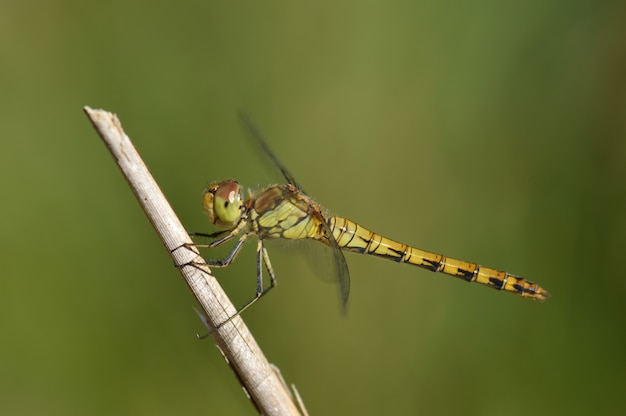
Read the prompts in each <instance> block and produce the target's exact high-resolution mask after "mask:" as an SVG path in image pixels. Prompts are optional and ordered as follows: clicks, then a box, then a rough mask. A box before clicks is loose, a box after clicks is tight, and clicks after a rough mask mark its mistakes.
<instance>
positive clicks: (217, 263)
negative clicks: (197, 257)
mask: <svg viewBox="0 0 626 416" xmlns="http://www.w3.org/2000/svg"><path fill="white" fill-rule="evenodd" d="M249 235H250V234H247V233H246V234H244V235H242V236H241V238H240V239H239V241H237V242H236V243H235V246H234V247H233V249H232V250H230V253H228V255H227V256H226V258H224V259H223V260H216V259H204V261H206V263H207V264H208V265H209V266H212V267H218V268H220V267H227V266H229V265H230V264H231V263H232V262H233V260H235V258H236V257H237V255H238V254H239V252H240V251H241V247H243V243H245V242H246V240H247V239H248V236H249ZM230 238H232V237H230Z"/></svg>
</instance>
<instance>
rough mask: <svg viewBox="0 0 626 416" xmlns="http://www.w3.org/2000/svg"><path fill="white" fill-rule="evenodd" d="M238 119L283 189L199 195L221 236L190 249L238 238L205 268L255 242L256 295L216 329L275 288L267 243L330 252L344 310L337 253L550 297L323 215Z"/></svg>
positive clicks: (508, 277)
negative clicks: (303, 243) (313, 245)
mask: <svg viewBox="0 0 626 416" xmlns="http://www.w3.org/2000/svg"><path fill="white" fill-rule="evenodd" d="M239 118H240V120H241V122H242V123H243V124H244V126H245V127H246V128H247V130H248V132H249V133H250V135H251V136H252V137H253V138H254V140H255V141H256V142H257V143H258V144H259V145H260V147H261V149H262V150H263V152H264V153H265V154H266V155H267V156H268V157H269V158H270V159H271V161H272V162H273V164H274V165H275V166H276V167H277V168H278V169H279V170H280V172H281V173H282V175H283V177H284V179H285V180H286V183H283V184H276V185H271V186H268V187H267V188H265V189H263V190H261V191H259V192H258V193H256V194H253V193H252V192H251V191H248V195H247V198H246V199H244V198H243V192H242V187H241V185H240V184H239V182H237V181H236V180H234V179H227V180H224V181H221V182H215V183H212V184H211V185H210V186H209V187H208V189H207V190H206V191H204V193H203V196H202V204H203V207H204V211H205V213H206V215H207V216H208V218H209V220H210V221H211V223H212V224H213V225H214V226H215V227H216V228H218V229H220V231H217V232H214V233H211V234H206V233H191V235H192V236H198V237H205V238H209V239H213V241H212V242H211V243H210V244H195V246H196V247H204V248H207V247H208V248H214V247H217V246H219V245H221V244H224V243H226V242H228V241H230V240H233V239H235V238H238V239H237V241H236V243H235V244H234V246H233V248H232V249H231V250H230V252H229V253H228V254H227V255H226V257H225V258H224V259H222V260H216V259H205V260H206V262H207V264H208V265H209V266H211V267H217V268H221V267H227V266H228V265H230V264H231V263H232V262H233V261H234V260H235V259H236V258H237V255H238V254H239V252H240V251H241V248H242V247H243V245H244V243H245V242H246V241H248V240H249V239H250V238H251V237H256V238H257V239H258V242H257V250H256V254H257V258H256V266H257V287H256V292H255V295H254V296H253V297H252V298H251V299H250V300H249V301H248V302H247V303H246V304H244V305H243V306H242V307H240V308H239V309H238V310H237V312H236V313H235V314H234V315H233V316H231V317H229V318H228V319H227V320H226V321H224V322H223V323H222V324H220V325H219V326H222V325H223V324H225V323H227V322H228V321H230V320H231V319H233V318H234V317H236V316H238V315H239V314H241V313H242V312H243V311H244V310H246V309H247V308H249V307H250V306H251V305H252V304H254V303H255V302H256V301H258V300H259V299H260V298H262V297H263V296H264V295H266V294H267V293H268V292H269V291H270V290H271V289H273V288H274V287H275V286H276V275H275V273H274V269H273V267H272V265H271V262H270V258H269V255H268V252H267V249H266V248H265V244H264V243H265V241H266V240H271V239H287V240H304V239H310V240H316V241H318V242H320V243H322V244H325V245H326V246H328V247H330V249H331V250H330V251H331V253H332V254H331V257H332V258H331V259H330V260H331V271H332V273H333V274H334V276H335V279H336V280H338V282H339V287H340V294H341V301H342V305H343V308H344V310H345V307H346V303H347V301H348V295H349V292H350V272H349V270H348V265H347V263H346V259H345V257H344V255H343V252H342V251H349V252H355V253H360V254H368V255H372V256H376V257H381V258H384V259H387V260H391V261H394V262H396V263H406V264H412V265H414V266H418V267H421V268H423V269H426V270H430V271H433V272H440V273H443V274H446V275H449V276H454V277H456V278H459V279H461V280H464V281H466V282H476V283H480V284H482V285H485V286H488V287H491V288H494V289H498V290H501V291H505V292H510V293H514V294H517V295H519V296H521V297H524V298H529V299H534V300H545V299H547V298H548V297H549V296H550V294H549V293H548V292H547V291H546V290H545V289H543V288H542V287H540V286H539V285H538V284H536V283H533V282H532V281H530V280H527V279H525V278H523V277H521V276H516V275H513V274H510V273H508V272H505V271H500V270H496V269H492V268H489V267H484V266H480V265H479V264H476V263H471V262H467V261H463V260H457V259H454V258H451V257H447V256H444V255H441V254H436V253H432V252H429V251H425V250H421V249H419V248H416V247H412V246H410V245H406V244H403V243H400V242H397V241H394V240H392V239H390V238H387V237H384V236H382V235H380V234H377V233H375V232H373V231H370V230H369V229H367V228H365V227H363V226H361V225H359V224H357V223H356V222H354V221H352V220H349V219H347V218H343V217H338V216H329V215H326V214H325V212H324V210H323V209H322V207H321V206H320V205H319V204H318V203H317V202H316V201H315V200H313V199H312V198H311V197H309V196H308V195H307V194H306V193H305V192H304V190H303V189H302V187H301V186H300V185H299V184H298V183H297V182H296V181H295V179H294V177H293V176H292V175H291V173H290V172H289V171H288V170H287V169H286V168H285V166H284V165H283V164H282V163H281V162H280V161H279V160H278V158H277V157H276V156H275V155H274V153H273V152H272V150H271V149H270V148H269V146H268V144H267V142H266V140H265V138H264V137H263V136H262V135H261V133H260V132H259V131H258V130H257V128H256V126H255V125H254V124H253V123H252V122H251V120H250V119H249V118H248V117H247V116H246V115H244V114H242V113H240V114H239ZM264 267H265V269H266V270H267V272H268V274H269V278H270V283H269V285H268V286H267V287H265V288H264V284H263V268H264Z"/></svg>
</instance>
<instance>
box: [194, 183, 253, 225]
mask: <svg viewBox="0 0 626 416" xmlns="http://www.w3.org/2000/svg"><path fill="white" fill-rule="evenodd" d="M202 205H204V212H206V215H207V216H208V217H209V219H210V220H211V223H213V225H215V226H216V227H220V228H230V227H232V226H233V225H235V224H236V223H237V222H238V221H239V219H241V216H242V215H243V210H244V206H243V198H242V197H241V186H239V183H238V182H237V181H235V180H233V179H227V180H225V181H222V182H216V183H212V184H211V185H210V186H209V189H207V190H206V191H204V195H203V196H202Z"/></svg>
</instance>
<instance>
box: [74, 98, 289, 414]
mask: <svg viewBox="0 0 626 416" xmlns="http://www.w3.org/2000/svg"><path fill="white" fill-rule="evenodd" d="M84 111H85V113H86V114H87V116H88V117H89V119H90V120H91V123H92V124H93V126H94V127H95V128H96V130H97V131H98V134H99V135H100V137H101V138H102V140H103V141H104V143H105V144H106V146H107V148H108V149H109V151H110V152H111V154H112V155H113V158H114V159H115V161H116V162H117V164H118V166H119V167H120V169H121V171H122V174H123V175H124V177H125V178H126V181H127V182H128V184H129V185H130V187H131V189H132V190H133V193H134V194H135V196H136V197H137V200H138V201H139V204H140V205H141V207H142V208H143V210H144V212H145V213H146V215H147V216H148V218H149V220H150V222H151V223H152V225H153V226H154V229H155V230H156V232H157V234H158V235H159V237H160V238H161V241H163V244H164V245H165V248H166V250H167V252H168V253H169V254H170V255H171V256H172V259H173V260H174V264H175V265H177V266H178V269H179V270H180V272H181V274H182V276H183V278H184V279H185V281H186V282H187V285H188V286H189V288H190V289H191V291H192V292H193V294H194V296H195V297H196V298H197V299H198V302H199V304H200V305H201V306H202V309H203V311H204V313H205V314H206V318H207V324H208V326H209V327H211V328H215V327H216V326H217V325H218V324H220V323H222V322H224V321H225V320H226V319H227V318H228V317H229V316H232V315H233V314H234V313H235V310H236V309H235V307H234V306H233V304H232V303H231V302H230V300H229V299H228V297H227V296H226V294H225V293H224V291H223V290H222V288H221V287H220V286H219V284H218V282H217V280H215V278H214V277H213V276H212V275H211V274H210V270H209V268H208V266H206V263H204V260H203V259H202V257H200V256H199V254H198V253H197V252H196V251H193V250H191V249H189V248H186V247H184V245H185V244H188V243H192V241H191V239H190V237H189V235H188V234H187V232H186V231H185V229H184V227H183V226H182V224H181V223H180V221H179V220H178V218H177V217H176V214H175V213H174V211H173V210H172V208H171V207H170V205H169V203H168V202H167V200H166V199H165V196H164V195H163V193H162V192H161V190H160V188H159V187H158V185H157V183H156V182H155V180H154V178H153V177H152V175H151V174H150V172H149V171H148V168H147V167H146V165H145V164H144V162H143V160H142V159H141V157H140V156H139V153H138V152H137V150H136V149H135V147H134V146H133V144H132V143H131V141H130V139H129V138H128V136H127V135H126V134H125V133H124V131H123V129H122V125H121V123H120V121H119V120H118V118H117V117H116V116H115V115H114V114H112V113H109V112H106V111H103V110H93V109H91V108H89V107H85V108H84ZM191 262H193V263H194V266H190V265H189V264H190V263H191ZM199 264H200V265H201V266H198V265H199ZM200 269H202V270H200ZM210 334H211V336H212V337H213V339H214V340H215V343H216V344H217V347H218V348H219V350H220V351H221V352H222V354H223V356H224V358H225V359H226V361H227V363H228V364H229V365H230V366H231V367H232V368H233V370H234V372H235V374H236V376H237V378H238V379H239V381H240V383H241V385H242V386H243V388H244V389H245V391H246V393H247V395H248V396H249V397H250V399H251V400H252V401H253V403H254V405H255V406H256V408H257V409H258V410H259V412H261V413H263V414H267V415H295V414H299V413H298V410H297V408H296V405H295V404H294V401H293V399H292V396H291V394H290V392H289V390H288V388H287V386H286V385H285V383H284V382H283V381H282V379H281V377H280V375H279V373H278V372H276V371H275V367H273V366H272V365H271V364H270V363H269V362H268V361H267V359H266V358H265V355H264V354H263V352H262V351H261V349H260V347H259V345H258V344H257V343H256V341H255V340H254V338H253V337H252V334H251V333H250V331H249V330H248V328H247V327H246V325H245V324H244V322H243V320H242V319H241V317H239V316H238V317H236V318H234V319H232V320H231V321H230V322H228V323H227V324H225V325H223V326H221V327H220V328H219V329H218V330H214V331H211V333H210ZM209 402H210V400H209Z"/></svg>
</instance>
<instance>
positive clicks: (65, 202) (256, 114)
mask: <svg viewBox="0 0 626 416" xmlns="http://www.w3.org/2000/svg"><path fill="white" fill-rule="evenodd" d="M225 3H228V4H225ZM625 40H626V6H625V4H624V2H620V1H596V2H592V1H588V2H570V1H564V0H553V1H531V2H527V1H524V2H523V1H518V2H496V1H474V2H458V3H455V4H451V3H443V2H436V1H404V2H402V1H392V2H359V1H353V2H343V3H342V4H337V3H336V2H315V3H309V2H292V3H288V4H286V2H271V3H268V2H232V3H230V2H209V1H180V2H175V3H174V2H172V3H171V4H170V5H164V4H160V3H157V2H147V1H146V2H137V1H135V2H127V1H108V2H100V3H97V2H79V1H51V2H3V3H2V4H1V5H0V48H1V49H0V52H1V55H0V60H1V65H0V106H1V107H0V110H1V111H0V123H1V125H2V137H3V146H2V151H1V152H0V162H1V167H2V175H0V178H1V179H0V180H1V181H2V182H1V183H0V186H1V187H2V189H3V197H2V211H1V215H0V226H1V228H0V231H1V234H0V235H1V237H0V243H1V246H0V253H2V254H1V255H0V256H1V258H2V260H3V261H2V263H3V266H2V272H1V275H2V278H1V279H0V323H1V326H0V331H1V333H2V335H1V337H2V341H1V342H0V357H1V358H0V413H1V414H3V415H9V414H12V415H13V414H14V415H30V414H33V415H35V414H36V415H39V414H47V415H68V414H81V415H82V414H93V415H98V414H101V415H109V414H129V415H130V414H133V415H134V414H155V415H156V414H163V415H169V414H229V415H237V414H253V413H254V409H253V408H252V406H251V404H250V403H249V402H248V400H247V399H246V398H245V396H244V394H243V393H242V391H241V389H240V387H239V385H238V383H237V381H236V380H235V378H234V377H233V375H232V373H231V370H230V369H229V368H228V367H227V365H226V364H225V363H224V361H223V359H222V358H221V356H220V354H219V352H218V351H217V350H216V349H215V347H214V344H213V343H212V341H211V340H210V339H208V340H205V341H203V342H199V341H197V340H196V339H195V334H196V333H197V332H202V331H203V330H204V328H203V327H202V325H201V323H200V322H199V320H198V319H197V317H196V315H195V313H194V311H193V310H192V306H193V305H194V300H193V298H192V296H191V295H190V293H189V291H188V289H187V288H186V285H185V284H184V282H183V281H182V279H181V278H180V277H179V274H178V272H177V271H176V269H175V268H174V267H173V266H172V262H171V260H170V258H169V257H168V255H167V253H166V252H165V250H164V249H163V246H162V245H161V243H160V241H159V240H158V238H157V237H156V235H155V233H154V232H153V230H152V229H151V227H150V225H149V223H148V221H147V220H146V218H145V217H144V215H143V213H142V211H141V209H140V208H139V206H138V204H137V203H136V201H135V199H134V197H133V196H132V194H131V192H130V190H129V189H128V186H127V185H126V183H125V181H124V180H123V179H122V177H121V175H120V173H119V172H118V170H117V167H116V166H115V164H114V162H113V160H112V158H111V157H110V155H109V153H108V152H107V150H106V149H105V147H104V146H103V145H102V143H101V141H100V139H99V138H98V136H97V135H96V133H95V132H94V130H93V128H92V127H91V125H90V124H89V122H88V121H87V119H86V117H85V115H84V114H83V112H82V107H83V106H84V105H89V106H92V107H96V108H104V109H107V110H110V111H112V112H115V113H117V114H118V115H119V117H120V118H121V120H122V123H123V125H124V127H125V129H126V131H127V133H128V134H129V135H130V136H131V138H132V139H133V140H134V142H135V144H136V145H137V147H138V149H139V151H140V152H141V153H142V155H143V157H144V158H145V161H146V163H147V164H148V165H149V167H150V169H151V171H152V172H153V174H154V175H155V177H156V178H157V180H158V181H159V183H160V185H161V186H162V189H163V191H164V192H165V194H166V195H167V197H168V199H169V201H170V202H171V204H172V205H173V206H174V209H175V210H176V211H177V212H178V214H179V215H180V217H181V219H182V221H183V222H184V224H185V226H186V227H188V229H189V230H193V231H209V230H210V228H209V227H208V222H207V220H206V218H205V217H204V215H203V212H202V208H201V205H200V195H201V192H202V190H203V189H204V187H205V186H206V185H207V184H208V183H209V182H211V181H214V180H219V179H223V178H229V177H235V178H238V179H239V180H240V182H242V183H243V184H244V185H246V186H251V187H258V186H262V185H263V184H267V183H271V182H273V181H276V180H279V176H278V175H277V174H276V172H273V171H272V170H271V169H268V168H267V164H266V163H265V160H264V159H263V157H262V156H261V155H260V154H259V153H258V152H257V151H256V149H254V148H253V147H252V146H250V145H249V143H250V142H249V140H248V138H246V137H245V134H244V133H243V130H242V128H241V126H240V125H239V123H238V121H237V118H236V111H237V109H244V110H245V111H247V112H248V113H249V114H250V116H251V117H252V118H253V119H254V120H255V122H256V124H257V125H258V126H259V128H260V129H261V130H262V131H263V132H264V134H265V135H266V136H267V138H268V141H269V142H270V144H271V145H272V146H273V147H274V149H275V151H276V153H277V154H278V156H279V157H280V158H281V159H282V160H283V161H284V162H285V164H286V165H287V166H288V167H289V168H290V169H291V171H292V172H293V174H294V175H295V176H296V178H297V179H298V180H299V181H300V182H301V183H302V184H303V186H304V188H305V189H307V191H308V192H309V193H310V194H311V195H312V196H313V197H315V198H316V199H317V200H318V201H319V202H320V203H322V204H323V205H324V206H326V207H327V208H329V209H330V210H331V211H332V213H334V214H337V215H343V216H347V217H349V218H351V219H353V220H355V221H358V222H360V223H361V224H363V225H366V226H368V227H369V228H371V229H373V230H376V231H379V232H381V233H384V234H386V235H388V236H390V237H392V238H396V239H398V240H400V241H403V242H406V243H410V244H414V245H416V246H417V247H420V248H424V249H428V250H433V251H436V252H441V253H444V254H447V255H449V256H453V257H458V258H462V259H466V260H470V261H476V262H479V263H481V264H484V265H487V266H491V267H496V268H501V269H506V270H508V271H510V272H512V273H516V274H521V275H523V276H526V277H528V278H530V279H531V280H535V281H537V282H539V283H540V284H541V285H542V286H544V287H545V288H546V289H548V290H549V291H551V292H552V294H553V297H552V298H551V299H549V300H548V301H546V302H544V303H538V302H532V301H528V300H524V299H521V298H518V297H515V296H512V295H510V294H505V293H498V292H496V291H493V290H490V289H487V288H484V287H481V286H479V285H468V284H465V283H463V282H460V281H457V280H455V279H453V278H448V277H445V276H441V275H434V274H431V273H428V272H426V271H423V270H420V269H417V268H413V267H409V266H403V265H397V264H393V263H391V262H386V261H383V260H379V259H375V258H367V257H364V256H358V255H353V254H348V255H347V259H348V262H349V264H350V270H351V274H352V292H351V299H350V304H349V313H348V315H347V316H346V317H342V316H341V314H340V309H339V305H338V298H337V292H336V290H337V289H336V287H335V286H334V285H332V284H327V283H325V282H324V281H323V279H319V278H316V277H315V274H314V273H312V272H311V271H310V270H309V267H308V264H307V262H306V261H305V260H303V259H302V256H300V255H299V253H300V250H296V252H297V253H298V255H295V256H294V255H293V254H292V253H293V252H294V251H293V250H290V247H289V245H284V244H283V245H281V244H278V245H274V246H272V245H270V254H271V256H272V260H273V264H274V267H275V269H276V271H277V273H278V278H279V286H278V288H277V289H276V290H274V291H273V292H272V293H271V294H270V295H269V297H268V298H266V299H264V300H263V301H262V302H260V303H258V304H257V306H255V307H254V308H253V309H252V310H250V311H249V312H247V313H246V314H245V316H244V318H245V320H246V322H247V323H248V325H249V326H250V328H251V329H252V331H253V333H254V334H255V336H256V337H257V340H258V342H259V343H260V345H261V347H262V348H263V349H264V351H265V352H266V354H267V356H268V358H269V359H270V361H272V362H273V363H275V364H276V365H277V366H279V367H280V369H281V370H282V373H283V375H284V377H285V378H286V380H287V382H288V383H295V384H296V385H297V387H298V389H299V391H300V393H301V395H302V397H303V399H304V402H305V403H306V405H307V407H308V410H309V411H310V412H311V414H314V415H331V414H332V415H343V414H361V415H366V414H371V415H380V414H429V415H448V414H466V415H502V414H507V415H518V414H519V415H528V414H545V415H554V414H567V415H572V414H581V415H586V414H591V413H592V412H593V414H603V415H604V414H624V412H626V358H625V355H626V354H625V353H626V329H625V328H626V325H625V317H626V297H625V295H626V293H625V292H626V290H625V289H626V279H625V278H624V270H623V269H622V267H621V266H622V264H623V260H622V259H623V258H624V255H625V254H624V249H625V248H626V211H625V209H626V193H625V188H626V187H625V181H626V88H625V87H626V76H625V74H626V41H625ZM254 246H255V245H254V244H251V245H250V247H247V249H246V250H245V251H244V253H243V254H242V256H241V258H240V259H239V260H238V261H237V262H236V263H235V264H234V265H232V267H231V268H229V269H225V270H220V271H218V272H217V276H218V277H219V278H220V280H221V282H223V284H224V286H225V289H226V290H227V292H228V293H229V294H230V295H231V296H232V298H233V300H234V302H235V303H237V304H241V303H242V302H244V301H245V300H247V299H248V297H249V296H250V295H252V293H253V291H254V288H255V277H254V269H255V266H254ZM217 254H218V255H222V254H223V251H218V253H217Z"/></svg>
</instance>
